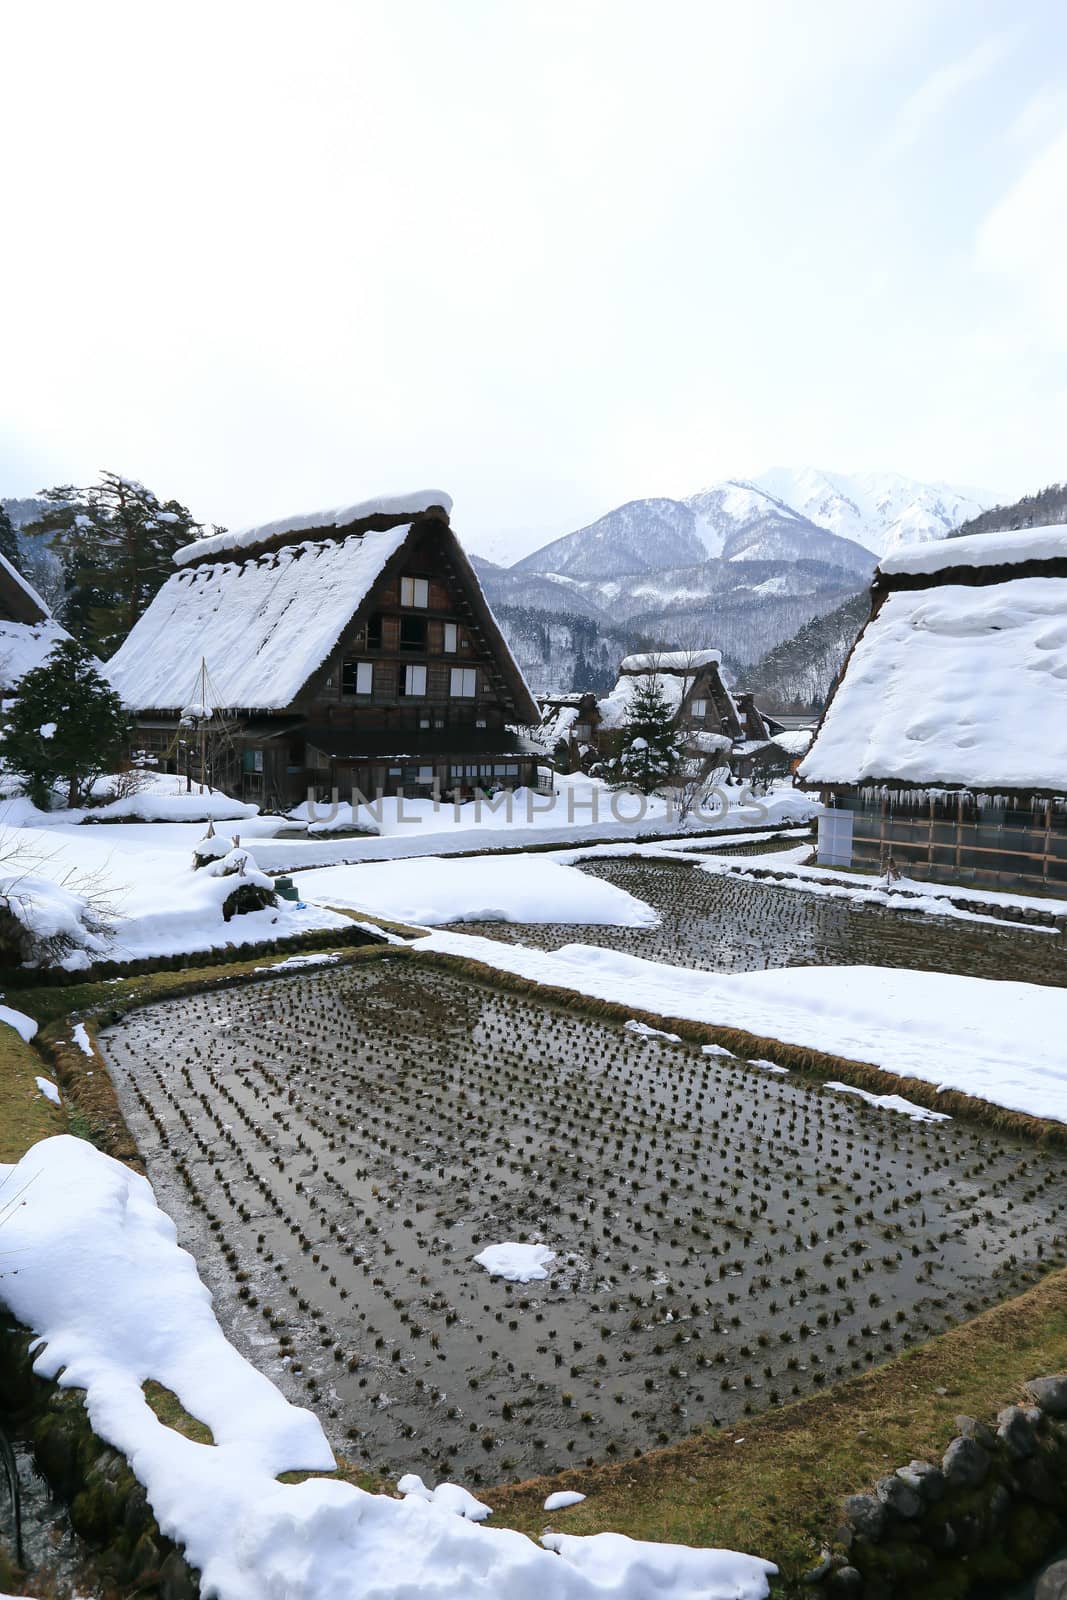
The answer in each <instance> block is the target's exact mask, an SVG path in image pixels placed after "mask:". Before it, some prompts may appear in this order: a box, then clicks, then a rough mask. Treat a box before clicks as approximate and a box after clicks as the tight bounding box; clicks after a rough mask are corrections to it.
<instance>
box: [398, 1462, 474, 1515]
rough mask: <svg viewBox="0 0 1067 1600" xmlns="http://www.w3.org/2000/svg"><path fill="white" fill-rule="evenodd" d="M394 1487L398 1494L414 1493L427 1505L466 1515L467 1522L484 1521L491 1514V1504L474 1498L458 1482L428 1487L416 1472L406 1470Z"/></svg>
mask: <svg viewBox="0 0 1067 1600" xmlns="http://www.w3.org/2000/svg"><path fill="white" fill-rule="evenodd" d="M396 1487H397V1491H398V1492H399V1493H400V1494H404V1495H408V1494H411V1495H414V1496H415V1498H416V1499H417V1500H425V1501H426V1503H427V1504H428V1505H434V1506H440V1507H441V1508H442V1510H444V1511H451V1512H452V1513H453V1515H455V1516H457V1517H466V1519H467V1521H468V1522H484V1521H485V1519H486V1517H491V1516H492V1515H493V1508H492V1506H487V1505H486V1504H485V1502H484V1501H482V1500H476V1499H475V1497H474V1495H472V1494H471V1492H470V1490H469V1489H464V1487H463V1485H462V1484H460V1483H439V1484H438V1485H437V1488H436V1489H428V1488H427V1487H426V1485H425V1484H424V1483H423V1481H422V1479H421V1478H420V1477H419V1475H418V1473H417V1472H406V1473H405V1474H404V1476H403V1477H402V1478H400V1479H399V1480H398V1482H397V1486H396Z"/></svg>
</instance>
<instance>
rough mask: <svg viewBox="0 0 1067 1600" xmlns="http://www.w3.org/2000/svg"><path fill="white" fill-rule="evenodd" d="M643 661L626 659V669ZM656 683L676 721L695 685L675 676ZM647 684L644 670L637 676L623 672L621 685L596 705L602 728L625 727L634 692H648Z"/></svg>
mask: <svg viewBox="0 0 1067 1600" xmlns="http://www.w3.org/2000/svg"><path fill="white" fill-rule="evenodd" d="M642 659H644V658H643V657H641V656H627V657H626V661H624V662H623V666H624V667H625V666H626V663H627V661H640V660H642ZM657 681H658V683H659V687H660V690H661V692H662V694H663V698H664V700H665V701H666V702H667V705H668V707H669V709H670V712H671V715H672V716H675V717H676V716H677V715H678V712H679V711H680V710H681V706H682V701H683V700H684V699H685V697H686V694H687V693H688V691H689V687H690V684H691V683H692V681H693V680H692V676H691V675H690V676H689V677H684V678H683V677H680V676H679V675H678V674H677V673H675V672H664V673H661V674H659V675H658V678H657ZM647 682H648V679H647V675H646V674H645V672H644V671H643V670H642V671H640V672H638V673H636V674H634V673H629V672H620V673H619V681H618V683H616V685H615V687H614V689H612V691H611V693H610V694H608V695H605V696H604V698H603V700H598V701H597V705H598V707H599V709H600V725H601V727H603V728H607V729H612V728H622V727H624V726H625V725H626V719H627V717H628V716H629V714H630V700H631V698H632V696H633V694H634V692H635V691H636V690H637V689H642V688H645V687H646V686H647Z"/></svg>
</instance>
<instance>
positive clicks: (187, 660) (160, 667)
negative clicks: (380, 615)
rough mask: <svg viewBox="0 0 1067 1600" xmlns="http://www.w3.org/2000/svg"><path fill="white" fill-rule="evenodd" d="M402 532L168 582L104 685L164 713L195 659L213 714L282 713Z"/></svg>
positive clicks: (282, 552)
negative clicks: (204, 675)
mask: <svg viewBox="0 0 1067 1600" xmlns="http://www.w3.org/2000/svg"><path fill="white" fill-rule="evenodd" d="M409 531H410V524H409V523H404V524H401V525H400V526H399V527H395V528H388V529H386V530H384V531H381V532H367V533H362V534H352V535H351V536H350V537H349V538H347V539H340V540H338V539H328V540H322V541H319V542H316V541H314V540H306V541H304V542H299V543H294V544H288V545H283V546H282V547H281V548H280V549H278V550H275V551H273V552H270V553H264V554H263V555H259V556H250V557H247V558H246V559H244V560H243V561H238V562H234V561H226V562H215V563H211V562H209V563H207V564H205V565H203V566H194V567H188V568H185V569H184V570H182V571H181V572H176V573H175V574H174V575H173V577H171V578H168V580H167V582H166V583H165V584H164V585H163V587H162V589H160V591H159V593H158V594H157V595H156V597H155V599H154V600H153V601H152V604H151V605H150V606H149V608H148V610H147V611H146V612H145V614H144V616H143V617H141V619H140V621H139V622H138V623H137V624H136V626H135V627H134V629H133V630H132V632H131V633H130V635H129V637H128V638H127V639H126V640H125V641H124V642H123V644H122V645H121V646H120V648H119V650H118V651H117V652H116V654H115V655H114V656H112V658H111V660H110V661H109V662H108V664H107V673H108V677H109V678H110V679H111V681H112V683H113V684H114V685H115V688H116V689H117V690H118V692H119V694H120V695H121V696H122V698H123V700H124V701H125V703H126V704H127V705H128V706H131V707H133V708H134V709H135V710H138V711H143V710H149V709H159V710H164V709H167V710H169V709H173V708H177V707H181V706H184V705H186V704H187V703H188V701H189V699H190V696H191V695H192V694H193V690H194V688H195V684H196V678H197V673H198V671H199V667H200V658H201V656H203V657H204V659H205V660H206V662H207V670H208V673H209V675H210V677H211V679H212V681H213V683H214V686H215V689H216V692H217V695H218V702H219V706H220V708H234V709H235V708H238V707H241V708H248V709H255V710H263V711H280V710H283V709H284V708H285V707H286V706H288V705H290V704H291V703H292V701H293V700H294V699H295V697H296V696H297V694H298V693H299V692H300V690H301V688H302V687H303V685H304V684H305V683H306V682H307V680H308V678H309V677H310V676H311V674H312V673H313V672H316V671H317V670H318V668H319V667H321V665H322V663H323V662H324V661H325V660H326V658H327V656H329V654H330V652H331V651H332V650H333V648H334V646H335V645H336V643H337V641H338V639H339V638H340V636H341V633H342V630H343V629H344V628H345V627H346V625H347V624H348V622H349V619H350V618H351V617H352V615H353V614H354V612H355V611H356V610H357V608H358V607H359V606H360V605H361V604H362V602H363V600H364V599H365V598H366V596H367V594H368V593H369V591H370V589H371V586H372V585H373V584H374V582H375V581H376V579H377V578H378V576H379V574H380V573H381V571H382V569H383V567H384V566H385V564H386V562H387V561H388V560H389V559H390V557H391V556H393V555H394V554H395V553H396V551H398V550H399V549H400V547H401V545H402V544H403V543H404V541H405V540H406V539H407V536H408V533H409ZM199 542H203V541H199Z"/></svg>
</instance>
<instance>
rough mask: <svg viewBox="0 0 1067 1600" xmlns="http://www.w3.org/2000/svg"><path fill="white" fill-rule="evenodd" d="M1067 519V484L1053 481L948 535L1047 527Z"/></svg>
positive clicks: (958, 535) (994, 509)
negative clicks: (1012, 503)
mask: <svg viewBox="0 0 1067 1600" xmlns="http://www.w3.org/2000/svg"><path fill="white" fill-rule="evenodd" d="M1057 522H1067V483H1050V484H1049V486H1048V488H1047V489H1039V490H1038V492H1037V493H1036V494H1024V495H1023V497H1022V499H1021V500H1016V501H1015V503H1014V505H1010V506H992V507H991V508H990V510H988V511H983V512H982V513H981V515H980V516H977V517H971V518H970V520H969V521H968V522H961V523H960V525H959V527H958V528H955V529H954V530H953V532H952V533H950V534H949V538H950V539H959V538H962V537H964V536H965V535H966V534H969V533H1004V532H1006V531H1007V530H1009V529H1011V528H1046V527H1049V526H1051V525H1052V524H1053V523H1057Z"/></svg>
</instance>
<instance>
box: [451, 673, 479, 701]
mask: <svg viewBox="0 0 1067 1600" xmlns="http://www.w3.org/2000/svg"><path fill="white" fill-rule="evenodd" d="M449 692H450V693H451V694H454V695H462V696H463V697H464V698H466V699H471V698H473V696H474V695H476V694H477V693H478V669H477V667H453V668H452V672H451V681H450V686H449Z"/></svg>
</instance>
